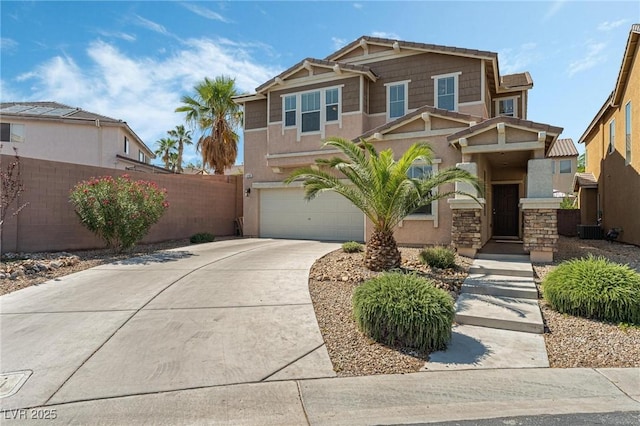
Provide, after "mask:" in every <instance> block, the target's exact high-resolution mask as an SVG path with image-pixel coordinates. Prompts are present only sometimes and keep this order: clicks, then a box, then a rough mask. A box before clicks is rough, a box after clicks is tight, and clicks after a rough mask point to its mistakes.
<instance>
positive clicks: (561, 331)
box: [0, 237, 640, 376]
mask: <svg viewBox="0 0 640 426" xmlns="http://www.w3.org/2000/svg"><path fill="white" fill-rule="evenodd" d="M188 245H189V241H188V240H178V241H169V242H164V243H158V244H149V245H139V246H136V247H135V248H134V249H133V250H132V251H131V252H129V253H127V254H123V255H114V254H113V253H112V252H110V251H109V250H91V251H77V252H71V253H37V254H30V255H21V256H19V257H28V258H29V259H26V260H20V261H17V260H15V259H10V260H9V261H7V260H6V259H5V260H3V262H2V265H0V273H2V274H4V275H5V278H0V295H2V294H6V293H10V292H13V291H16V290H19V289H21V288H25V287H28V286H30V285H37V284H40V283H43V282H45V281H48V280H51V279H55V278H57V277H60V276H64V275H67V274H70V273H73V272H77V271H81V270H84V269H88V268H91V267H94V266H98V265H101V264H103V263H108V262H111V261H114V260H118V259H122V258H125V257H130V256H138V255H143V254H149V253H153V252H155V251H160V250H166V249H170V248H176V247H184V246H188ZM401 252H402V259H403V264H402V267H403V268H404V269H405V270H412V271H415V272H416V273H418V274H422V275H424V276H426V277H427V278H430V279H432V280H434V282H435V283H436V285H437V286H439V287H441V288H443V289H445V290H447V291H449V292H450V293H451V294H452V295H453V296H457V294H458V292H459V290H460V286H461V285H462V282H463V281H464V278H465V277H466V275H467V270H468V268H469V266H470V264H471V259H468V258H465V257H460V256H457V257H456V262H457V264H458V265H459V268H458V269H457V270H455V271H450V270H439V269H431V268H429V267H428V266H425V265H423V264H421V262H420V261H419V260H418V254H419V252H420V250H419V249H417V248H401ZM589 253H591V254H593V255H596V256H604V257H606V258H608V259H610V260H612V261H615V262H619V263H624V264H628V265H630V266H631V267H632V268H634V269H636V270H638V271H640V248H639V247H635V246H630V245H625V244H620V243H608V242H606V241H599V240H579V239H577V238H566V237H560V240H559V244H558V254H557V256H556V257H557V259H556V261H555V262H554V264H552V265H538V264H536V265H534V272H535V275H536V277H535V278H536V282H537V283H538V284H539V283H540V282H541V280H542V279H543V278H544V276H545V274H547V273H548V272H549V271H550V270H551V269H552V268H554V267H555V266H556V265H557V264H559V263H560V262H561V261H563V260H568V259H571V258H574V257H582V256H586V255H587V254H589ZM362 258H363V254H362V253H353V254H347V253H343V252H342V250H337V251H334V252H332V253H329V254H328V255H326V256H324V257H323V258H321V259H319V260H318V261H317V262H316V263H315V264H314V266H313V267H312V269H311V272H310V276H309V290H310V293H311V298H312V300H313V304H314V309H315V312H316V316H317V319H318V324H319V326H320V330H321V332H322V335H323V337H324V340H325V343H326V345H327V348H328V351H329V355H330V357H331V360H332V362H333V365H334V369H335V370H336V372H337V374H338V375H339V376H359V375H370V374H390V373H407V372H414V371H418V370H419V369H420V368H421V367H422V366H423V365H424V362H425V361H426V360H427V358H428V354H425V353H419V352H416V351H414V350H411V349H407V348H391V347H387V346H384V345H381V344H378V343H376V342H373V341H371V340H370V339H368V338H367V337H365V336H364V335H363V334H362V333H360V332H359V331H358V330H357V328H356V326H355V322H354V320H353V319H352V311H351V294H352V292H353V289H354V288H355V287H356V286H357V285H358V284H360V283H361V282H363V281H364V280H365V279H367V278H370V277H373V276H375V275H377V274H378V273H376V272H371V271H369V270H367V269H366V268H365V267H364V264H363V261H362ZM52 263H53V265H52ZM36 264H38V265H39V266H38V267H37V268H36V267H34V266H33V265H36ZM42 266H44V268H42ZM36 269H37V270H36ZM14 272H17V273H16V274H14V277H13V278H11V275H12V274H13V273H14ZM541 309H542V314H543V317H544V319H545V323H546V327H547V332H546V333H545V335H544V337H545V341H546V345H547V352H548V355H549V361H550V364H551V366H552V367H558V368H567V367H640V327H637V326H636V327H634V326H626V325H619V324H607V323H603V322H600V321H593V320H588V319H584V318H577V317H572V316H569V315H563V314H559V313H557V312H555V311H552V310H551V309H550V308H549V307H548V306H547V305H546V303H545V302H544V301H542V300H541Z"/></svg>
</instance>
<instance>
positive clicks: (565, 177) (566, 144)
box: [547, 138, 578, 197]
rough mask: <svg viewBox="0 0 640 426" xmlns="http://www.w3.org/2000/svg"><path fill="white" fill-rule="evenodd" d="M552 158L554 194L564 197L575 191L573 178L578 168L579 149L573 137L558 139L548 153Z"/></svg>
mask: <svg viewBox="0 0 640 426" xmlns="http://www.w3.org/2000/svg"><path fill="white" fill-rule="evenodd" d="M547 156H548V157H549V158H550V159H551V161H552V162H551V173H552V174H553V194H554V195H555V196H556V197H564V196H566V195H568V194H572V193H573V178H574V175H575V173H576V171H577V168H578V150H577V149H576V146H575V145H574V143H573V139H570V138H568V139H558V140H557V141H556V143H555V144H554V145H553V148H551V151H549V154H548V155H547Z"/></svg>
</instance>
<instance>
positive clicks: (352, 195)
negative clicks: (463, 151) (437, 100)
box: [285, 138, 480, 271]
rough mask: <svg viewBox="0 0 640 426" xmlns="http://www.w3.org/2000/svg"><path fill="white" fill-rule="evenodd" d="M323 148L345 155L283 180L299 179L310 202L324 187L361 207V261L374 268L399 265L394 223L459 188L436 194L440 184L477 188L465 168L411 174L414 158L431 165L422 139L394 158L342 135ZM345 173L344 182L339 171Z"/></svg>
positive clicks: (322, 162)
mask: <svg viewBox="0 0 640 426" xmlns="http://www.w3.org/2000/svg"><path fill="white" fill-rule="evenodd" d="M325 146H331V147H334V148H338V149H339V150H340V151H342V153H343V154H344V156H345V157H346V159H344V158H341V157H334V158H332V159H329V160H325V159H317V160H316V164H317V166H320V167H304V168H300V169H297V170H295V171H294V172H293V173H292V174H291V175H290V176H289V177H288V178H287V179H286V180H285V182H286V183H291V182H293V181H294V180H296V179H302V180H303V181H304V189H305V199H307V200H311V199H313V198H314V197H316V196H317V195H318V194H319V193H320V192H323V191H334V192H337V193H338V194H340V195H342V196H344V197H345V198H347V199H348V200H349V201H351V202H352V203H353V205H354V206H356V207H357V208H358V209H360V210H361V211H362V212H363V213H364V214H365V216H366V217H367V218H369V220H370V221H371V222H372V223H373V233H372V235H371V237H370V238H369V240H368V241H367V247H366V251H365V265H366V267H367V268H369V269H371V270H373V271H381V270H388V269H393V268H397V267H399V266H400V261H401V259H400V252H399V251H398V246H397V244H396V240H395V238H394V236H393V230H394V228H395V227H396V226H397V225H398V223H399V222H400V221H401V220H403V219H404V218H405V217H406V216H408V215H409V214H411V213H412V212H414V211H415V210H416V209H418V208H420V207H423V206H426V205H428V204H430V203H431V202H433V201H435V200H437V199H441V198H447V197H450V196H451V195H453V194H456V193H460V194H465V195H470V194H466V193H464V192H459V191H447V192H438V191H437V189H438V187H439V186H440V185H443V184H446V183H455V182H467V183H470V184H472V185H473V186H474V187H475V188H476V189H477V190H478V191H480V186H479V184H478V179H477V178H476V177H475V176H473V175H471V174H470V173H468V172H467V171H465V170H461V169H458V168H455V167H454V168H449V169H446V170H443V171H441V172H439V173H437V174H433V175H431V176H426V177H423V178H419V179H417V178H410V177H408V176H407V172H408V171H409V168H410V167H411V165H412V164H413V163H414V162H416V161H423V162H425V163H427V164H430V163H431V161H432V160H433V151H432V149H431V147H430V146H429V145H428V144H426V143H416V144H414V145H412V146H411V147H410V148H409V149H408V150H407V151H406V152H405V153H404V154H403V155H402V157H400V159H398V160H397V161H395V160H394V158H393V151H391V149H387V150H384V151H382V152H380V153H378V152H377V151H376V150H375V148H374V147H373V145H371V144H370V143H368V142H366V141H361V142H360V143H354V142H351V141H349V140H345V139H341V138H329V139H327V141H326V142H325ZM326 168H329V169H332V170H333V171H336V172H338V174H342V175H344V177H346V178H347V180H348V181H349V183H344V182H343V181H342V180H341V179H340V177H337V175H338V174H332V173H330V172H329V171H327V170H326Z"/></svg>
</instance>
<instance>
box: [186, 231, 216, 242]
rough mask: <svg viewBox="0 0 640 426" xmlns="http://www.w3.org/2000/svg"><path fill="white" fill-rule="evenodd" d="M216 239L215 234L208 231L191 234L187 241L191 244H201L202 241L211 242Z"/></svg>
mask: <svg viewBox="0 0 640 426" xmlns="http://www.w3.org/2000/svg"><path fill="white" fill-rule="evenodd" d="M215 239H216V237H215V235H213V234H210V233H208V232H199V233H197V234H193V235H192V236H191V238H189V241H191V243H192V244H202V243H211V242H213V241H214V240H215Z"/></svg>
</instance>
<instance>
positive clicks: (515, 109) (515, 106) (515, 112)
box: [495, 96, 520, 117]
mask: <svg viewBox="0 0 640 426" xmlns="http://www.w3.org/2000/svg"><path fill="white" fill-rule="evenodd" d="M519 97H520V96H508V97H505V98H497V99H496V100H495V109H496V117H509V116H508V115H505V116H503V115H501V114H500V102H501V101H508V100H509V99H512V100H513V116H514V117H519V115H518V98H519Z"/></svg>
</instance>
